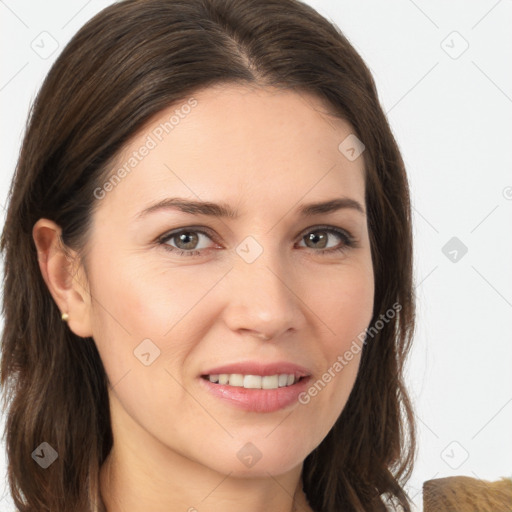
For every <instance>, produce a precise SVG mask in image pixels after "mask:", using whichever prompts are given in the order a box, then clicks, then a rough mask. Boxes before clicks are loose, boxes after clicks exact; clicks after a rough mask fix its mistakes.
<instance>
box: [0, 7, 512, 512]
mask: <svg viewBox="0 0 512 512" xmlns="http://www.w3.org/2000/svg"><path fill="white" fill-rule="evenodd" d="M111 3H112V2H111V1H107V0H89V1H84V0H80V1H76V0H75V1H67V2H66V1H64V0H60V1H57V0H46V1H45V2H37V1H35V0H31V1H28V0H0V41H1V47H2V53H1V62H0V68H1V71H0V108H1V112H2V123H1V128H0V129H1V132H0V144H1V148H0V149H1V161H2V167H1V171H0V202H1V205H0V206H2V208H0V213H2V215H4V214H5V212H4V209H3V205H4V204H5V200H6V198H7V192H8V186H9V183H10V179H11V177H12V173H13V171H14V167H15V162H16V159H17V154H18V151H19V147H20V142H21V136H22V133H23V129H24V124H25V120H26V117H27V113H28V109H29V105H30V103H31V101H32V100H33V98H34V96H35V93H36V91H37V90H38V88H39V86H40V84H41V82H42V79H43V78H44V76H45V75H46V73H47V71H48V70H49V68H50V66H51V64H52V63H53V61H54V60H55V58H56V57H57V55H58V54H59V53H60V51H61V50H62V48H63V47H64V45H65V44H66V43H67V42H68V41H69V39H70V38H71V37H72V36H73V35H74V34H75V33H76V31H77V30H78V29H79V28H80V27H81V26H82V25H83V24H84V23H85V22H86V21H87V20H88V19H89V18H91V17H92V16H93V15H94V14H96V13H97V12H98V11H100V10H101V9H102V8H103V7H105V6H107V5H109V4H111ZM307 3H309V4H310V5H312V6H313V7H315V8H316V9H317V10H318V11H319V12H320V13H321V14H323V15H324V16H326V17H327V18H329V19H331V20H332V21H333V22H335V23H336V24H337V25H338V26H339V27H340V28H341V30H342V31H343V32H344V34H345V35H346V36H347V37H348V39H349V40H350V42H351V43H352V44H353V45H354V46H355V48H356V49H357V50H358V52H359V53H360V54H361V56H362V57H363V58H364V59H365V61H366V63H367V64H368V66H369V67H370V69H371V71H372V73H373V75H374V78H375V80H376V83H377V87H378V90H379V95H380V99H381V103H382V105H383V108H384V110H385V111H386V113H387V115H388V119H389V122H390V124H391V127H392V129H393V132H394V134H395V136H396V138H397V140H398V143H399V145H400V148H401V151H402V154H403V157H404V159H405V162H406V166H407V170H408V174H409V178H410V184H411V192H412V197H413V206H414V210H413V213H414V232H415V255H416V261H415V264H416V271H415V276H416V294H417V299H418V326H417V334H416V337H415V345H414V348H413V350H412V354H411V358H410V364H409V367H408V382H409V385H410V389H411V395H412V398H413V401H414V404H415V407H416V414H417V421H418V427H419V439H418V440H419V454H418V458H417V463H416V467H415V472H414V474H413V477H412V479H411V481H410V483H409V486H408V489H409V491H410V494H411V496H414V501H415V503H416V504H417V505H418V510H421V486H422V483H423V482H424V481H425V480H429V479H431V478H441V477H445V476H451V475H468V476H473V477H475V478H482V479H487V480H494V479H498V478H500V477H503V476H507V477H511V476H512V462H511V460H512V457H511V456H512V438H511V435H510V432H511V431H512V430H511V426H512V385H511V384H512V372H511V363H512V344H511V338H512V336H511V334H510V332H511V318H512V315H511V313H512V265H511V264H512V236H511V235H512V230H511V228H512V172H511V170H512V153H511V151H510V146H511V145H512V65H511V64H512V44H511V43H512V31H511V27H512V1H511V0H498V1H496V0H489V1H488V0H485V1H475V0H472V1H468V0H458V1H455V0H452V1H450V2H446V1H441V0H437V1H431V2H427V1H420V0H417V1H412V0H388V1H387V2H381V1H378V0H372V1H356V0H309V1H308V2H307ZM43 32H44V33H43ZM41 33H43V34H41ZM52 45H53V46H57V45H58V47H57V48H56V51H55V52H54V53H53V54H51V55H46V54H45V52H46V53H50V52H51V51H52V50H53V46H52ZM466 46H467V49H466ZM36 49H37V51H36ZM38 52H39V53H38ZM453 237H456V238H457V239H458V240H456V241H455V242H453V241H452V243H455V245H453V246H451V245H449V246H447V247H446V248H445V249H444V252H443V247H445V244H447V243H448V242H449V240H451V239H452V238H453ZM461 244H464V245H465V246H466V247H467V253H465V254H463V253H462V251H461V249H460V248H461V247H462V245H461ZM453 251H456V252H453ZM445 253H446V254H447V255H445ZM453 259H455V261H453ZM2 428H3V424H2ZM5 467H6V461H5V453H4V450H2V451H1V452H0V473H1V475H2V477H4V476H5ZM1 485H2V482H0V496H2V495H3V496H4V498H3V500H2V501H1V504H0V509H1V510H2V511H4V510H13V507H12V504H11V500H10V497H9V495H8V491H7V488H5V490H4V491H3V492H2V488H1Z"/></svg>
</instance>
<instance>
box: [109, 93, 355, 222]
mask: <svg viewBox="0 0 512 512" xmlns="http://www.w3.org/2000/svg"><path fill="white" fill-rule="evenodd" d="M353 132H354V130H353V128H352V126H351V125H350V124H349V123H348V122H347V121H345V120H343V119H340V118H336V117H334V116H332V115H330V112H329V109H328V106H327V105H326V104H325V103H324V102H323V101H321V100H320V99H318V98H316V97H315V96H313V95H310V94H307V93H304V92H300V93H299V92H295V91H291V90H277V89H272V88H254V87H248V86H240V85H229V84H223V85H218V86H215V87H210V88H207V89H204V90H202V91H199V92H197V93H195V94H192V95H191V96H190V97H188V98H185V99H184V100H182V101H181V102H177V103H176V104H174V105H172V106H170V107H169V108H167V109H165V110H163V111H161V112H159V113H158V114H157V115H155V116H154V117H153V118H152V119H151V121H150V122H148V123H147V124H146V126H145V127H144V128H143V129H141V130H140V131H139V133H138V134H137V135H136V136H135V137H133V139H132V140H131V141H130V142H129V143H128V144H127V145H126V146H125V147H124V148H123V150H122V151H121V152H120V154H119V155H118V157H117V159H116V162H115V164H114V165H113V166H112V167H111V169H110V174H109V175H107V180H109V177H110V178H115V179H114V180H112V179H111V180H110V181H112V186H109V187H108V188H109V191H108V194H106V197H105V199H103V200H102V203H103V204H102V205H101V208H102V210H103V211H104V213H105V214H107V213H108V215H115V214H116V212H119V211H120V209H122V210H123V215H132V214H135V213H136V212H135V210H136V209H137V208H138V207H139V206H140V205H141V204H145V203H148V202H152V201H156V200H159V199H163V198H165V197H167V196H170V195H173V196H176V195H180V196H182V197H189V198H194V199H197V198H202V199H204V200H212V201H215V200H222V201H224V202H231V204H233V205H234V206H235V207H236V206H238V205H239V204H241V203H244V204H245V203H250V202H251V200H252V201H253V202H256V203H258V202H259V203H261V202H262V201H264V202H267V203H269V204H270V203H272V204H274V203H276V202H277V203H279V202H281V203H286V202H294V203H297V202H298V201H299V200H300V199H301V198H302V197H304V196H306V195H308V198H307V199H310V200H316V199H322V198H324V197H327V196H329V198H332V197H333V195H336V194H337V193H338V195H340V194H341V195H351V196H353V197H354V198H358V199H360V200H361V199H362V198H363V197H364V159H363V157H362V156H361V157H360V158H356V159H355V160H350V159H348V158H346V156H344V154H343V152H342V151H340V149H339V146H340V143H342V142H343V141H344V140H346V138H347V137H350V136H352V134H353ZM120 176H121V177H120ZM119 177H120V179H119ZM114 181H115V183H114ZM260 206H261V204H260ZM138 209H139V210H140V208H138Z"/></svg>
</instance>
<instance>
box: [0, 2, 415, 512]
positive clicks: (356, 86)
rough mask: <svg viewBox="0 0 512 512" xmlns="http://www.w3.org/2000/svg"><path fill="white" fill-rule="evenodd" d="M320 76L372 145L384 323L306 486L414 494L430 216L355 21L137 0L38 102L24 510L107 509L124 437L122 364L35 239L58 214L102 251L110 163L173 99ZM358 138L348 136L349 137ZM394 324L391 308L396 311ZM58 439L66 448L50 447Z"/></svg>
mask: <svg viewBox="0 0 512 512" xmlns="http://www.w3.org/2000/svg"><path fill="white" fill-rule="evenodd" d="M230 82H231V83H240V84H244V83H252V84H256V85H263V86H273V87H279V88H286V89H291V90H295V91H298V92H308V93H312V94H314V95H316V97H318V98H321V99H323V100H325V102H326V104H327V105H329V106H330V109H332V113H333V114H334V115H336V116H338V117H340V118H343V119H345V120H347V121H348V122H349V123H350V124H351V125H352V126H353V128H354V130H355V133H356V135H357V137H358V138H359V139H361V140H362V141H363V143H364V145H365V146H366V149H365V152H364V161H365V168H366V175H365V176H366V177H365V179H366V206H367V212H368V224H369V230H370V242H371V252H372V258H373V265H374V275H375V300H374V311H373V318H372V324H371V325H374V324H375V322H377V321H378V319H379V318H380V317H381V315H383V314H384V313H385V312H386V311H388V310H389V308H390V307H391V305H392V304H395V303H398V304H400V306H401V308H400V311H399V312H398V313H397V314H396V316H394V317H393V319H391V320H389V321H388V322H386V323H385V325H384V326H383V328H382V329H380V330H379V332H378V333H377V334H376V335H375V336H374V337H373V339H372V340H371V342H368V343H366V344H365V345H364V348H363V351H362V356H361V357H362V358H361V363H360V369H359V373H358V376H357V379H356V382H355V385H354V388H353V390H352V393H351V395H350V397H349V400H348V403H347V404H346V406H345V408H344V410H343V412H342V414H341V415H340V417H339V418H338V420H337V422H336V424H335V425H334V426H333V428H332V429H331V431H330V432H329V434H328V435H327V436H326V438H325V439H324V440H323V441H322V443H321V444H320V445H319V446H318V447H317V448H316V449H315V450H314V451H313V452H312V453H311V454H310V455H309V456H308V457H307V458H306V459H305V461H304V467H303V485H304V490H305V492H306V494H307V496H308V499H309V502H310V504H311V506H312V507H313V508H314V509H315V510H317V511H322V512H339V511H340V510H346V511H368V510H385V508H384V502H385V496H386V495H387V496H388V497H389V496H390V497H393V498H394V500H395V501H398V502H399V503H400V504H401V505H402V506H403V507H404V510H406V511H408V510H410V504H409V501H408V498H407V495H406V493H405V492H404V490H403V484H404V483H405V481H406V480H407V479H408V478H409V476H410V472H411V469H412V464H413V460H414V455H415V435H414V432H415V428H414V421H413V414H412V409H411V404H410V402H409V399H408V396H407V392H406V389H405V387H404V382H403V366H404V361H405V358H406V355H407V353H408V351H409V347H410V343H411V339H412V333H413V330H414V295H413V287H412V229H411V219H410V202H409V191H408V184H407V178H406V174H405V169H404V163H403V161H402V158H401V156H400V153H399V149H398V147H397V144H396V142H395V139H394V137H393V135H392V133H391V131H390V128H389V126H388V123H387V121H386V117H385V115H384V113H383V111H382V108H381V106H380V104H379V100H378V96H377V91H376V87H375V84H374V81H373V79H372V76H371V74H370V72H369V70H368V68H367V67H366V65H365V64H364V62H363V60H362V59H361V57H360V56H359V55H358V54H357V52H356V51H355V50H354V48H353V47H352V46H351V45H350V43H349V42H348V40H347V39H346V38H345V36H343V35H342V33H341V32H340V31H339V29H338V28H337V27H336V26H334V25H332V24H331V23H329V22H328V21H327V20H326V19H324V18H323V17H322V16H320V15H319V14H318V13H317V12H316V11H314V9H312V8H311V7H309V6H307V5H305V4H303V3H301V2H299V1H297V0H258V1H256V0H127V1H122V2H117V3H115V4H113V5H112V6H110V7H108V8H106V9H104V10H103V11H101V12H100V13H99V14H98V15H96V16H95V17H94V18H93V19H92V20H90V21H89V22H88V23H87V24H86V25H85V26H84V27H82V28H81V29H80V31H79V32H78V33H77V34H76V35H75V36H74V37H73V39H72V40H71V41H70V43H69V44H68V45H67V46H66V47H65V48H64V50H63V51H62V53H61V55H60V56H59V58H58V59H57V60H56V62H55V63H54V65H53V67H52V69H51V70H50V72H49V74H48V76H47V77H46V79H45V81H44V83H43V85H42V87H41V90H40V92H39V94H38V96H37V98H36V100H35V103H34V105H33V108H32V110H31V113H30V117H29V121H28V125H27V129H26V133H25V137H24V141H23V145H22V149H21V154H20V157H19V160H18V164H17V168H16V173H15V176H14V178H13V182H12V185H11V190H10V196H9V206H8V212H7V218H6V222H5V226H4V230H3V233H2V238H1V250H2V251H3V253H4V256H5V258H4V261H5V267H4V270H5V276H4V296H3V313H4V316H5V325H4V331H3V337H2V360H1V385H2V388H3V393H4V408H8V414H7V417H6V434H4V435H6V444H7V456H8V462H9V466H8V477H9V485H10V490H11V494H12V496H13V500H14V503H15V505H16V507H17V508H18V509H19V511H20V512H35V511H37V512H43V511H52V512H59V511H62V512H64V511H65V512H67V511H69V510H74V511H84V512H85V511H88V512H89V511H90V512H92V511H101V510H105V507H104V505H103V502H102V500H101V496H100V492H99V470H100V467H101V465H102V463H103V461H104V460H105V458H106V456H107V455H108V453H109V451H110V449H111V447H112V443H113V439H112V432H111V427H110V415H109V400H108V385H109V384H108V379H107V376H106V374H105V371H104V367H103V364H102V361H101V359H100V357H99V354H98V352H97V349H96V346H95V343H94V340H93V339H92V338H81V337H79V336H76V335H75V334H74V333H73V332H72V331H70V329H69V328H67V326H66V324H65V323H63V322H62V321H61V318H60V311H59V309H58V308H57V306H56V304H55V302H54V301H53V299H52V297H51V295H50V293H49V291H48V289H47V287H46V284H45V282H44V280H43V278H42V276H41V272H40V269H39V265H38V260H37V252H36V248H35V244H34V241H33V238H32V228H33V226H34V223H35V222H36V221H37V220H38V219H40V218H42V217H44V218H48V219H51V220H53V221H54V222H56V223H57V224H58V225H59V226H60V227H61V228H62V242H63V243H64V245H65V246H67V247H70V248H72V249H74V250H76V251H78V252H79V254H80V255H81V256H82V257H83V256H84V255H85V254H86V252H85V251H86V247H87V238H88V233H89V228H90V220H91V215H92V213H93V211H94V210H93V209H94V207H95V203H96V205H97V203H98V201H96V200H95V196H94V190H95V189H96V188H97V187H98V186H101V183H103V182H104V181H105V176H108V173H109V162H111V161H112V159H113V158H114V157H115V156H116V155H117V154H118V153H119V151H120V150H121V149H122V148H123V146H124V145H126V144H127V143H128V141H129V140H130V139H131V138H132V137H133V136H134V135H135V134H136V133H137V132H138V131H139V130H140V129H141V128H142V127H143V126H144V125H145V124H146V123H147V122H148V120H150V119H151V118H152V117H153V116H155V114H157V113H159V112H160V111H162V110H163V109H164V108H167V107H168V106H169V105H171V104H173V103H176V102H178V101H183V99H184V98H187V97H188V96H189V95H190V94H192V93H194V92H195V91H199V90H200V89H203V88H206V87H208V86H210V85H213V84H218V83H230ZM340 142H341V141H340ZM381 323H383V322H382V321H381ZM42 442H47V443H49V444H50V445H51V446H52V447H53V448H54V449H55V450H56V451H57V453H58V454H59V457H58V459H57V460H56V461H55V462H54V463H53V464H52V465H51V466H50V467H49V468H47V469H42V468H41V467H39V465H37V464H36V463H35V462H34V460H33V459H32V456H31V454H32V452H33V451H34V450H35V448H36V447H38V446H39V445H40V444H41V443H42Z"/></svg>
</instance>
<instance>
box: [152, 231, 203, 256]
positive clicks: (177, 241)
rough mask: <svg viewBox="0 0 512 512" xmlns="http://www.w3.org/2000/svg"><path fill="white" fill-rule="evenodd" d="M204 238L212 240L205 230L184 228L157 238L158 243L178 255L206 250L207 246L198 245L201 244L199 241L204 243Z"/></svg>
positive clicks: (199, 252) (196, 254) (188, 254)
mask: <svg viewBox="0 0 512 512" xmlns="http://www.w3.org/2000/svg"><path fill="white" fill-rule="evenodd" d="M204 239H210V240H212V237H211V236H210V235H209V234H208V233H207V232H206V231H203V230H199V229H193V228H186V229H181V230H179V231H174V232H173V233H167V234H166V235H164V236H163V237H161V238H160V239H159V240H158V243H159V244H160V245H162V246H163V247H164V249H166V250H168V251H171V252H176V253H178V254H179V255H180V256H184V255H186V256H198V255H199V254H201V252H202V251H205V250H207V247H200V246H199V247H198V244H199V245H201V244H200V243H201V241H202V242H203V244H204V242H205V240H204ZM171 242H174V244H171Z"/></svg>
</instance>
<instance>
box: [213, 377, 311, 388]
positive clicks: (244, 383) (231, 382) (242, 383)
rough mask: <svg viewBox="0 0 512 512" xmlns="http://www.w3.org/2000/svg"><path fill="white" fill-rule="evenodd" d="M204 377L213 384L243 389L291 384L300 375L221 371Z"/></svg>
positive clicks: (297, 379) (298, 378)
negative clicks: (247, 373)
mask: <svg viewBox="0 0 512 512" xmlns="http://www.w3.org/2000/svg"><path fill="white" fill-rule="evenodd" d="M203 378H204V379H207V380H209V381H210V382H213V383H215V384H221V385H224V386H232V387H238V388H245V389H278V388H284V387H288V386H293V385H294V384H295V383H296V382H298V381H299V380H300V379H301V378H302V377H296V376H295V375H294V374H293V373H281V374H275V375H243V374H241V373H231V374H229V373H221V374H215V375H204V376H203Z"/></svg>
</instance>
